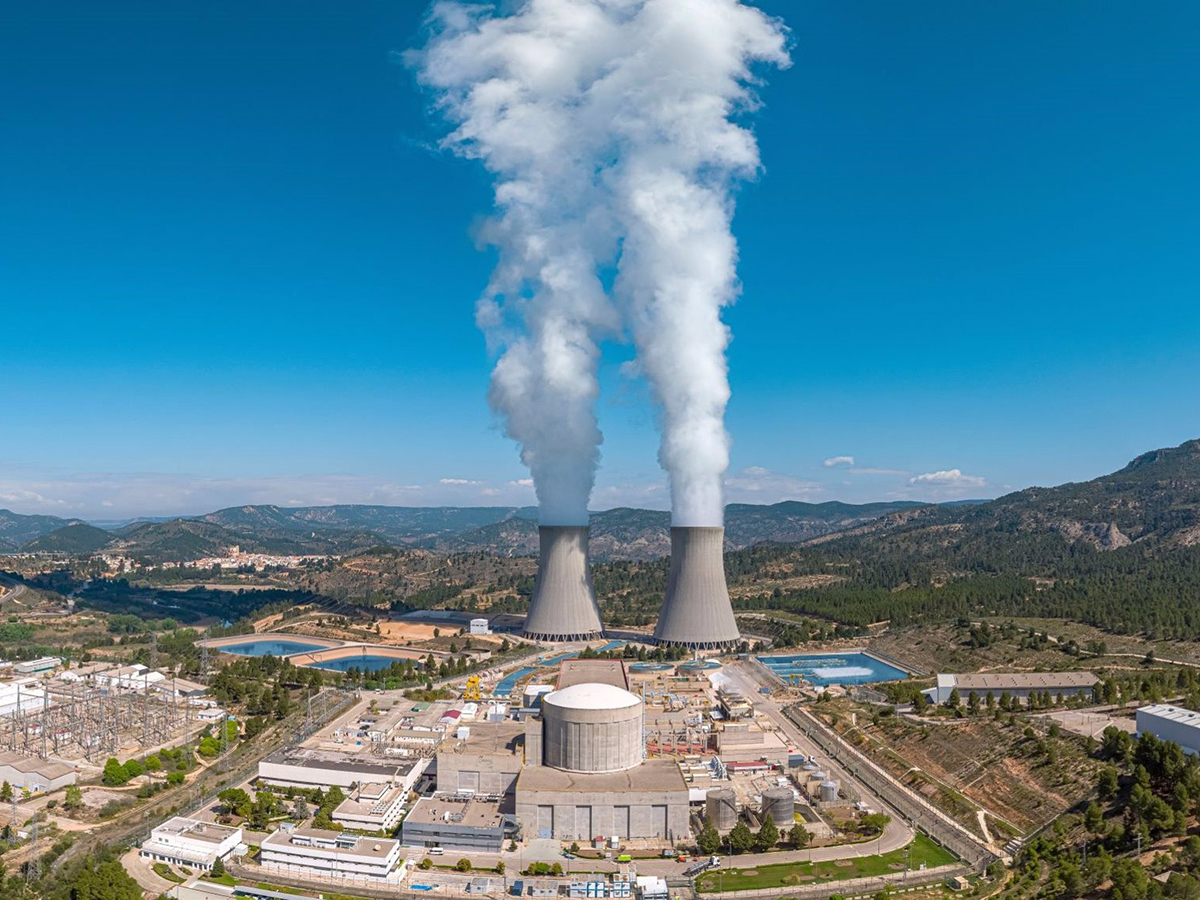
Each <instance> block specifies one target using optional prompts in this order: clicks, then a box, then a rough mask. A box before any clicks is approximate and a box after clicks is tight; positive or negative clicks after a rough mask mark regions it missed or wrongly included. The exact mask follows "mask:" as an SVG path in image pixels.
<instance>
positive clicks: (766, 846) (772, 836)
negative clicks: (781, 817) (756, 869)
mask: <svg viewBox="0 0 1200 900" xmlns="http://www.w3.org/2000/svg"><path fill="white" fill-rule="evenodd" d="M777 843H779V828H778V827H777V826H776V825H775V821H774V820H773V819H772V818H771V817H770V816H767V817H766V818H765V819H763V823H762V828H760V829H758V834H757V835H756V836H755V838H754V849H755V850H759V851H767V850H770V849H771V848H772V847H774V846H775V845H776V844H777Z"/></svg>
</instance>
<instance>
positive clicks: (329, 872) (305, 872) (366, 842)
mask: <svg viewBox="0 0 1200 900" xmlns="http://www.w3.org/2000/svg"><path fill="white" fill-rule="evenodd" d="M259 862H260V863H261V864H262V867H263V868H264V869H266V870H267V871H275V872H279V873H281V874H284V875H291V876H292V877H295V878H313V877H316V878H329V879H334V880H359V881H373V882H387V883H397V882H398V881H399V880H400V869H399V864H400V842H399V841H394V840H390V839H388V838H373V837H363V836H361V835H356V834H348V833H346V832H342V831H325V830H324V829H320V828H291V827H288V825H286V824H285V825H284V826H283V827H281V828H280V829H279V830H278V831H276V832H274V833H272V834H269V835H267V836H266V837H265V838H263V842H262V853H261V855H260V856H259Z"/></svg>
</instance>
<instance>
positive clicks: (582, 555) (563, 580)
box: [523, 525, 604, 641]
mask: <svg viewBox="0 0 1200 900" xmlns="http://www.w3.org/2000/svg"><path fill="white" fill-rule="evenodd" d="M603 632H604V628H603V626H602V625H601V624H600V605H599V604H598V603H597V602H596V591H595V589H594V588H593V587H592V572H591V569H590V567H589V566H588V530H587V526H586V525H579V526H574V525H542V526H540V527H539V528H538V571H537V578H536V579H535V581H534V586H533V597H532V598H531V599H530V601H529V614H528V615H527V616H526V617H525V627H524V629H523V634H524V635H525V637H528V638H532V639H534V640H539V641H582V640H589V639H591V638H598V637H600V636H601V635H602V634H603Z"/></svg>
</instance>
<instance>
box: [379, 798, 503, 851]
mask: <svg viewBox="0 0 1200 900" xmlns="http://www.w3.org/2000/svg"><path fill="white" fill-rule="evenodd" d="M516 830H517V822H516V817H515V816H513V815H512V814H507V813H503V812H501V811H500V805H499V803H498V802H497V800H495V799H492V798H483V797H480V798H476V797H473V796H468V795H454V794H435V795H434V796H432V797H425V798H422V799H421V800H419V801H417V804H416V806H414V807H413V808H412V811H411V812H409V814H408V815H407V816H406V817H405V819H404V825H403V826H401V829H400V840H401V842H402V843H403V844H404V845H405V846H406V847H444V848H445V849H447V850H477V851H481V852H485V853H498V852H500V850H501V849H502V848H503V846H504V842H505V841H506V840H508V839H510V838H511V837H512V836H513V835H514V834H515V833H516Z"/></svg>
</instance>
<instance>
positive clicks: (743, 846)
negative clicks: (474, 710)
mask: <svg viewBox="0 0 1200 900" xmlns="http://www.w3.org/2000/svg"><path fill="white" fill-rule="evenodd" d="M729 846H730V847H732V848H733V852H734V853H745V852H746V851H747V850H749V849H750V848H751V847H753V846H754V832H752V831H751V830H750V829H749V827H747V825H746V823H745V822H743V821H741V820H738V823H737V824H736V825H734V826H733V830H732V831H730V832H729Z"/></svg>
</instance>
